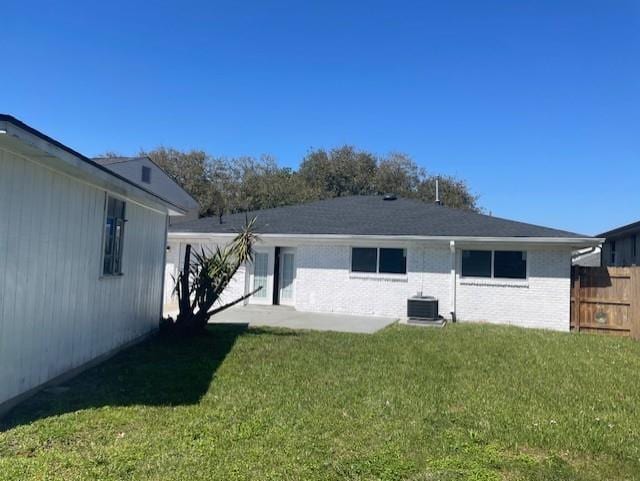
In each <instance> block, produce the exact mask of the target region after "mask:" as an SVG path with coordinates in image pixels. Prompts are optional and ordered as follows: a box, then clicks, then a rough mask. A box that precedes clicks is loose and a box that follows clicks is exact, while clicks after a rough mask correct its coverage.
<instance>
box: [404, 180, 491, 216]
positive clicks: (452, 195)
mask: <svg viewBox="0 0 640 481" xmlns="http://www.w3.org/2000/svg"><path fill="white" fill-rule="evenodd" d="M436 180H438V191H439V194H440V202H441V203H442V204H443V205H446V206H447V207H455V208H457V209H466V210H472V211H474V212H481V211H482V209H481V208H480V207H479V206H478V196H477V195H474V194H472V193H471V191H470V189H469V187H468V186H467V183H466V182H465V181H464V180H461V179H456V178H455V177H449V176H431V177H428V178H426V179H424V180H423V181H421V182H420V184H419V185H418V190H417V194H416V197H417V198H418V199H420V200H424V201H426V202H435V200H436Z"/></svg>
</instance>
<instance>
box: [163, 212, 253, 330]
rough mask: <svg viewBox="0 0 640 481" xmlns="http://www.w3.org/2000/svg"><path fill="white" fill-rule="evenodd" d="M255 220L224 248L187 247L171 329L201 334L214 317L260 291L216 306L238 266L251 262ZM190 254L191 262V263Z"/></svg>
mask: <svg viewBox="0 0 640 481" xmlns="http://www.w3.org/2000/svg"><path fill="white" fill-rule="evenodd" d="M254 224H255V218H254V219H252V220H251V221H250V222H247V223H246V225H245V227H244V228H243V229H242V231H241V232H240V233H239V234H238V235H237V236H236V237H235V238H234V239H233V240H232V241H231V243H229V244H228V245H226V246H224V247H219V246H218V247H216V248H215V249H212V250H207V251H205V249H204V248H201V249H200V252H192V249H191V244H187V246H186V249H185V255H184V265H183V269H182V271H181V272H180V273H179V274H178V277H177V278H176V279H175V283H176V286H175V291H174V293H175V294H176V295H177V297H178V308H179V311H178V316H177V318H176V320H175V322H171V320H170V322H169V325H170V326H171V329H172V330H175V331H177V332H178V333H180V334H186V335H193V334H197V333H200V332H203V331H204V328H205V326H206V325H207V322H208V321H209V319H210V318H211V316H213V315H214V314H217V313H218V312H220V311H223V310H225V309H228V308H229V307H231V306H234V305H236V304H238V303H239V302H242V301H244V300H245V299H247V298H248V297H250V296H252V295H253V294H255V293H256V292H258V290H260V289H261V288H260V287H259V288H258V289H255V290H253V291H252V292H249V293H248V294H245V295H243V296H241V297H239V298H238V299H235V300H233V301H231V302H228V303H225V304H223V305H220V304H219V302H218V301H219V300H220V298H221V295H222V293H223V292H224V290H225V289H226V288H227V286H228V285H229V282H230V281H231V279H232V278H233V276H234V274H235V273H236V272H237V271H238V269H239V268H240V266H242V265H243V264H245V263H250V262H252V261H253V254H254V251H253V246H254V245H255V243H256V241H257V236H256V234H255V231H254ZM192 254H193V258H194V262H192V261H191V255H192Z"/></svg>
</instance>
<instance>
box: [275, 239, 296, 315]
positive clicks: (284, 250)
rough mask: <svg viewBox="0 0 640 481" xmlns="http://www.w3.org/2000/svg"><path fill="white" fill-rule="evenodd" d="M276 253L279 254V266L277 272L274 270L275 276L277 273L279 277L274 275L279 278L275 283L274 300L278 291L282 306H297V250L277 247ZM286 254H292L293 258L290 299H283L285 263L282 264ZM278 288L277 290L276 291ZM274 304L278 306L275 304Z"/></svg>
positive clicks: (279, 302) (277, 263) (279, 301)
mask: <svg viewBox="0 0 640 481" xmlns="http://www.w3.org/2000/svg"><path fill="white" fill-rule="evenodd" d="M276 252H277V254H278V255H277V261H276V265H277V270H275V269H274V274H276V273H277V275H274V277H277V283H276V282H274V300H275V299H276V291H277V294H278V296H277V302H278V304H280V305H284V306H295V304H296V277H297V276H296V273H297V266H296V249H295V248H294V247H276ZM285 254H290V255H292V256H293V279H291V297H290V298H283V297H282V290H283V286H282V276H283V268H284V262H282V256H283V255H285ZM276 286H277V289H276ZM274 304H276V303H275V302H274Z"/></svg>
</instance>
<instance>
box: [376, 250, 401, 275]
mask: <svg viewBox="0 0 640 481" xmlns="http://www.w3.org/2000/svg"><path fill="white" fill-rule="evenodd" d="M380 272H381V273H384V274H406V273H407V251H406V250H405V249H380Z"/></svg>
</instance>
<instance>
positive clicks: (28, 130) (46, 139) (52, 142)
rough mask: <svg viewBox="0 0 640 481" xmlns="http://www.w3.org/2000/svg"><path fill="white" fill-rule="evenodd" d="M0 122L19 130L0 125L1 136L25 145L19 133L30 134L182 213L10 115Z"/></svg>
mask: <svg viewBox="0 0 640 481" xmlns="http://www.w3.org/2000/svg"><path fill="white" fill-rule="evenodd" d="M0 122H1V123H5V125H13V126H14V127H15V128H17V129H19V130H12V131H10V132H9V131H7V128H1V127H2V125H0V133H3V134H9V135H11V136H12V137H15V138H18V140H20V141H21V142H25V143H29V142H28V139H27V138H25V134H21V133H20V131H23V132H26V133H27V136H28V135H29V134H30V135H32V136H35V137H36V138H38V139H40V141H44V142H45V143H46V144H49V145H50V146H53V147H54V148H58V149H60V150H62V151H64V152H66V153H67V154H70V155H71V156H72V157H73V158H75V159H78V160H80V161H81V162H82V163H85V164H87V165H89V166H91V168H95V169H97V170H99V171H102V172H104V173H106V174H108V175H109V176H110V177H112V178H113V179H117V181H119V182H125V183H126V184H128V185H131V186H133V187H135V188H136V189H138V190H140V191H142V192H144V193H145V194H148V195H151V196H152V197H153V198H155V199H157V200H158V201H160V202H161V204H164V205H167V206H169V207H171V208H172V209H173V210H174V211H175V212H176V213H182V212H183V209H182V208H181V207H180V206H178V205H176V204H174V203H173V202H171V201H170V200H168V199H166V198H163V197H162V196H160V195H158V194H156V193H154V192H152V191H150V190H148V189H145V188H144V187H142V186H141V185H140V184H138V183H136V182H132V181H131V180H129V179H127V178H126V177H123V176H122V175H119V174H117V173H116V172H113V171H112V170H110V169H108V168H106V167H104V166H102V165H100V164H98V163H96V162H94V161H93V160H92V159H90V158H88V157H86V156H84V155H82V154H81V153H80V152H77V151H76V150H73V149H72V148H71V147H68V146H66V145H64V144H63V143H61V142H59V141H57V140H55V139H54V138H52V137H49V136H48V135H46V134H43V133H42V132H40V131H39V130H36V129H34V128H33V127H31V126H30V125H27V124H25V123H24V122H22V121H20V120H18V119H16V118H15V117H13V116H12V115H8V114H0ZM46 144H43V145H42V146H36V145H32V144H31V145H30V146H31V147H34V148H38V149H41V148H43V147H44V145H46Z"/></svg>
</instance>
